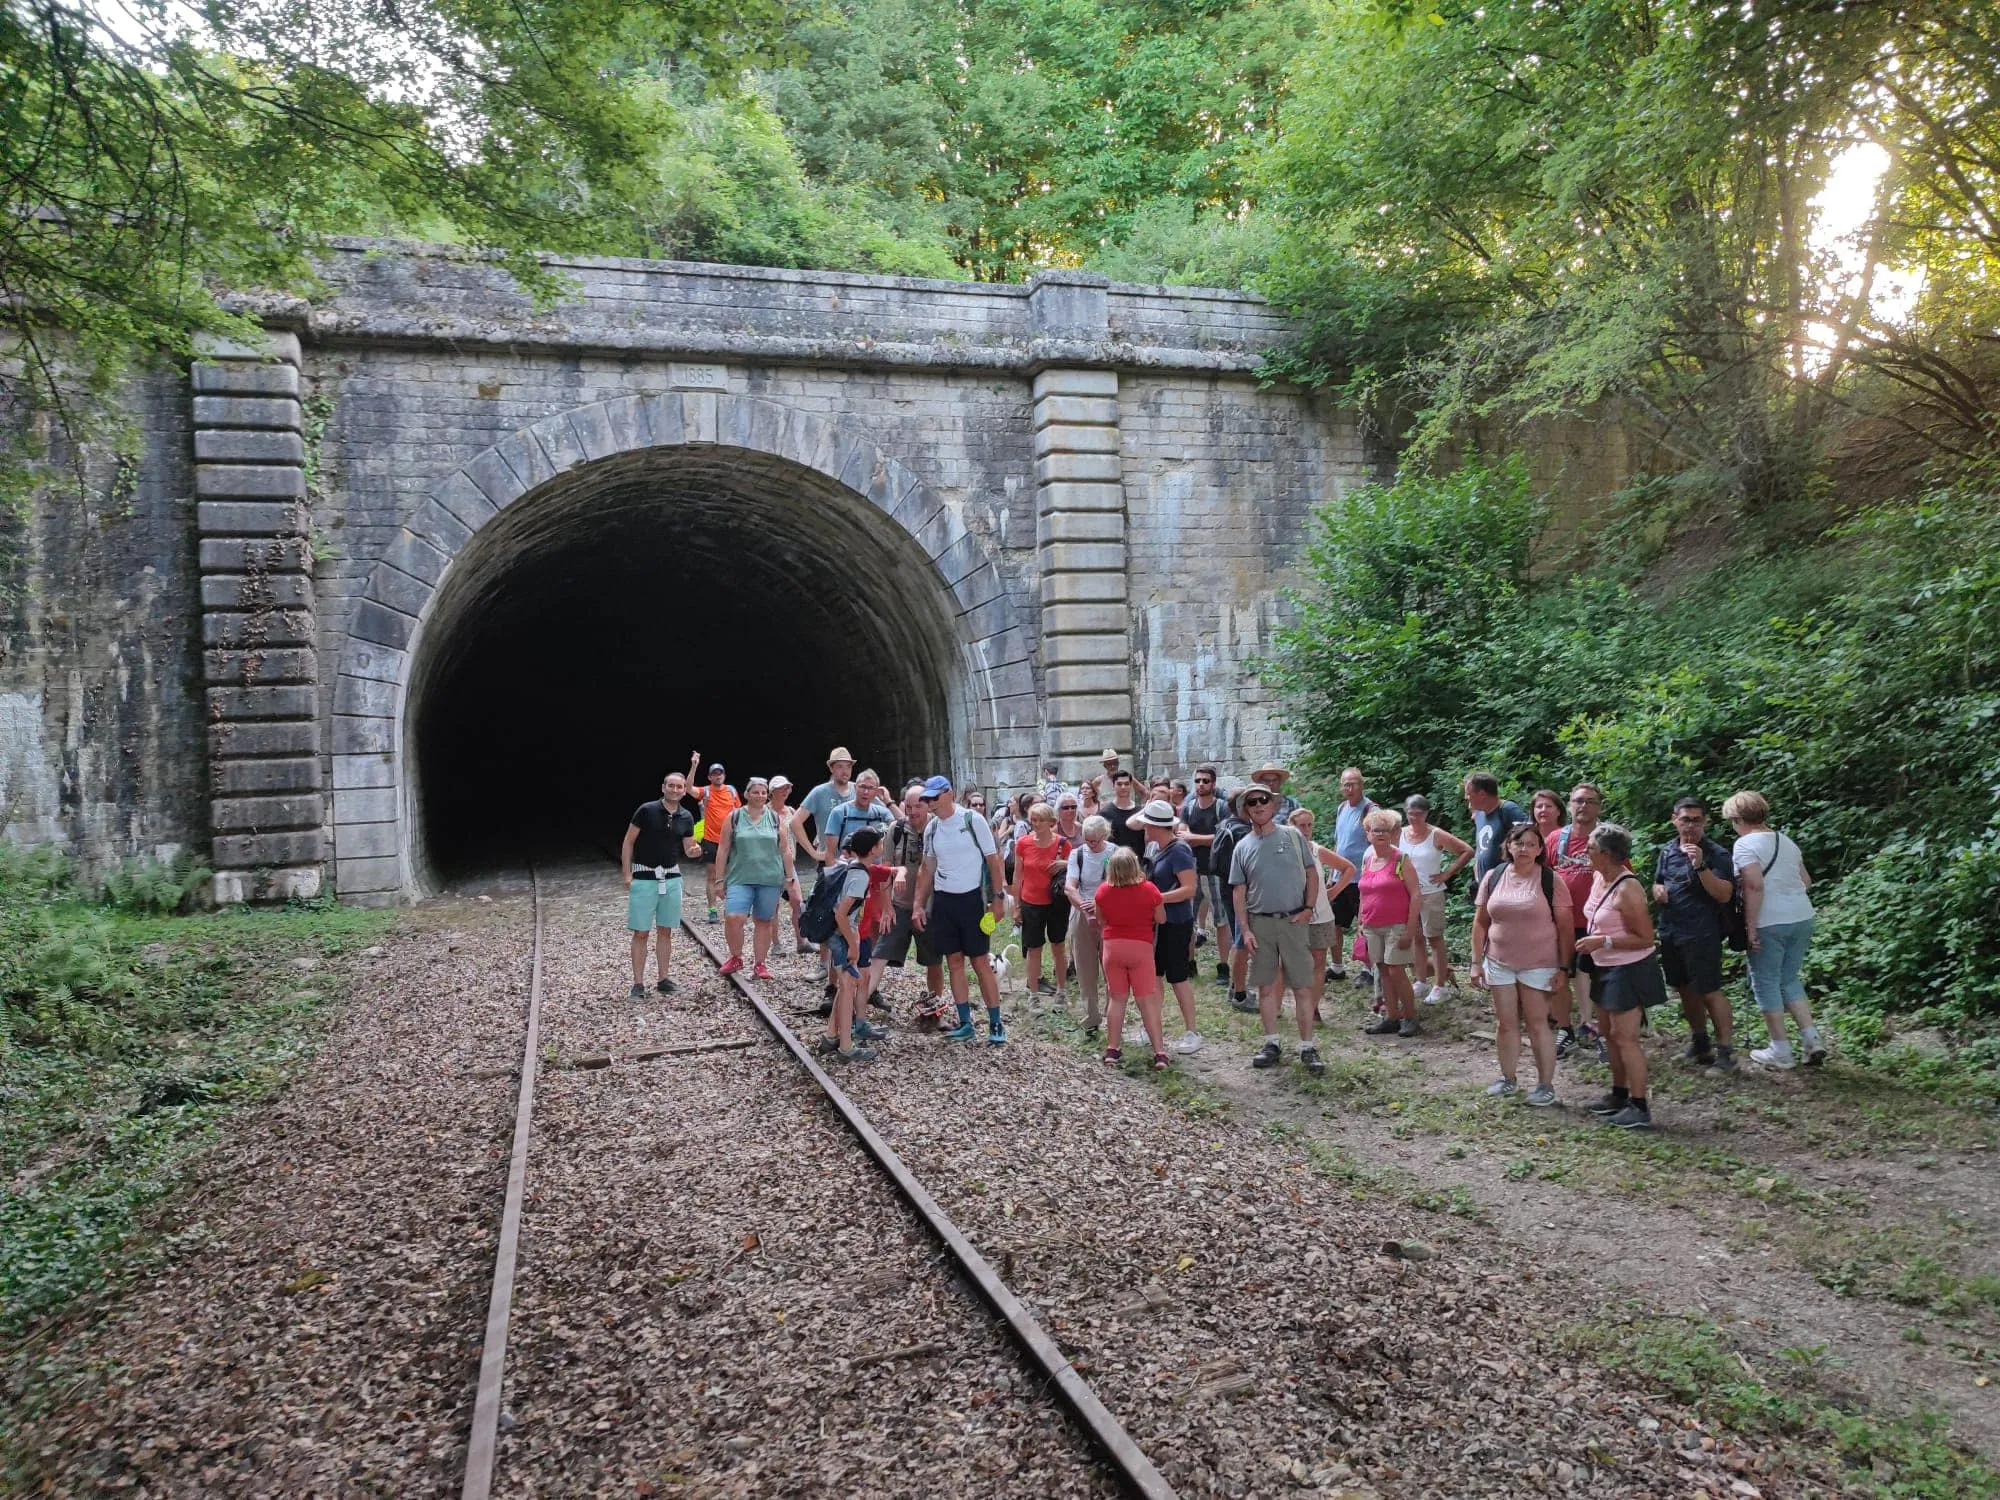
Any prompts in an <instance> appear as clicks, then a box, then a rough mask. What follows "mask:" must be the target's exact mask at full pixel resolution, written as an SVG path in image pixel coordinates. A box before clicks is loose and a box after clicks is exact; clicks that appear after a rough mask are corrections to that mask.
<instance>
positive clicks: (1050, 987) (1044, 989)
mask: <svg viewBox="0 0 2000 1500" xmlns="http://www.w3.org/2000/svg"><path fill="white" fill-rule="evenodd" d="M1055 992H1056V986H1055V981H1054V980H1052V979H1044V980H1042V981H1041V982H1040V983H1038V984H1037V985H1036V986H1035V993H1036V994H1037V995H1053V994H1054V993H1055Z"/></svg>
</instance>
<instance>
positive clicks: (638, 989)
mask: <svg viewBox="0 0 2000 1500" xmlns="http://www.w3.org/2000/svg"><path fill="white" fill-rule="evenodd" d="M625 998H626V999H628V1000H643V999H645V998H646V987H645V986H644V985H643V984H635V985H633V986H632V993H631V994H629V995H627V996H626V997H625Z"/></svg>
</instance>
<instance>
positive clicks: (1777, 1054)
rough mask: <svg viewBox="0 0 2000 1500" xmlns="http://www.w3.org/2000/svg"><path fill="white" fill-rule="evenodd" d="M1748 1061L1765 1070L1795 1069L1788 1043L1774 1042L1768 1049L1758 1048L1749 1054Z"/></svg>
mask: <svg viewBox="0 0 2000 1500" xmlns="http://www.w3.org/2000/svg"><path fill="white" fill-rule="evenodd" d="M1750 1061H1752V1062H1753V1063H1757V1064H1759V1065H1760V1066H1763V1067H1766V1068H1780V1069H1783V1068H1795V1067H1797V1066H1798V1064H1797V1063H1796V1062H1794V1061H1793V1060H1792V1044H1791V1043H1790V1042H1774V1043H1773V1044H1772V1045H1771V1046H1769V1047H1759V1048H1758V1049H1757V1050H1756V1051H1754V1052H1752V1053H1751V1054H1750Z"/></svg>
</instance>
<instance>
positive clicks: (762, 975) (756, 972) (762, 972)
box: [750, 964, 771, 979]
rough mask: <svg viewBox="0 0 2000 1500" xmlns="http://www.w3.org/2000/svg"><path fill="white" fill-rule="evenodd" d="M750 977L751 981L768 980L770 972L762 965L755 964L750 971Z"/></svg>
mask: <svg viewBox="0 0 2000 1500" xmlns="http://www.w3.org/2000/svg"><path fill="white" fill-rule="evenodd" d="M750 977H751V978H752V979H769V978H770V977H771V970H770V969H769V967H768V966H766V965H764V964H757V965H755V966H754V967H753V968H752V969H751V970H750Z"/></svg>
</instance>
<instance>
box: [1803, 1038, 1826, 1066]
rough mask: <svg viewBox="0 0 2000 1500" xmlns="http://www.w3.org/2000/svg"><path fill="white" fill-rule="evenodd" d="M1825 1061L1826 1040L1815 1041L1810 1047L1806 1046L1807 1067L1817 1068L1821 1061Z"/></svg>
mask: <svg viewBox="0 0 2000 1500" xmlns="http://www.w3.org/2000/svg"><path fill="white" fill-rule="evenodd" d="M1825 1061H1826V1043H1825V1042H1814V1043H1813V1044H1812V1045H1811V1046H1810V1047H1808V1048H1806V1066H1807V1067H1809V1068H1817V1067H1818V1066H1819V1065H1820V1064H1821V1063H1823V1062H1825Z"/></svg>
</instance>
